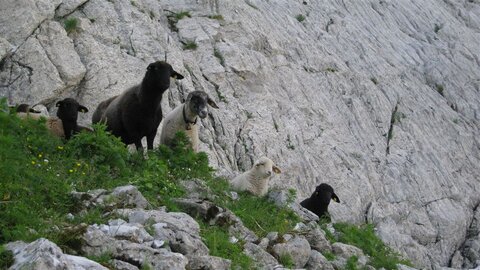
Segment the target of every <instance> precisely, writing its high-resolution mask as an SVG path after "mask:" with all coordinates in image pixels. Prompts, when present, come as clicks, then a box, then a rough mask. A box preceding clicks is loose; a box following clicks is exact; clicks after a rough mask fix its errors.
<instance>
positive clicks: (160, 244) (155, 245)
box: [152, 240, 165, 248]
mask: <svg viewBox="0 0 480 270" xmlns="http://www.w3.org/2000/svg"><path fill="white" fill-rule="evenodd" d="M164 244H165V241H162V240H153V242H152V248H161V247H163V245H164Z"/></svg>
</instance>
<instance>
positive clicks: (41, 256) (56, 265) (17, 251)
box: [6, 238, 108, 270]
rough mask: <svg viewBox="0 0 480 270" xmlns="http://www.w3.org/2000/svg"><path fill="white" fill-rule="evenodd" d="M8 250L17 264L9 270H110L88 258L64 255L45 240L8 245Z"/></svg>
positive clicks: (55, 246)
mask: <svg viewBox="0 0 480 270" xmlns="http://www.w3.org/2000/svg"><path fill="white" fill-rule="evenodd" d="M6 248H7V249H8V250H11V251H12V252H13V255H14V257H15V264H14V265H12V266H11V267H10V268H9V269H25V270H35V269H52V270H57V269H58V270H62V269H89V270H107V269H108V268H106V267H104V266H102V265H101V264H99V263H96V262H94V261H91V260H88V259H86V258H83V257H77V256H72V255H67V254H63V253H62V250H61V249H60V248H59V247H58V246H57V245H55V244H54V243H52V242H50V241H49V240H47V239H44V238H40V239H38V240H36V241H34V242H32V243H30V244H26V243H24V242H20V241H17V242H12V243H9V244H7V246H6Z"/></svg>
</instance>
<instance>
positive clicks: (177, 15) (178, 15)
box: [175, 11, 192, 21]
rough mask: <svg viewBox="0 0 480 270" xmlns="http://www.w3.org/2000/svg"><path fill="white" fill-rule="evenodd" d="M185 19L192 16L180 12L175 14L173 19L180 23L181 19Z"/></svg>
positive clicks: (186, 12)
mask: <svg viewBox="0 0 480 270" xmlns="http://www.w3.org/2000/svg"><path fill="white" fill-rule="evenodd" d="M185 17H188V18H191V17H192V15H190V12H189V11H180V12H178V13H175V19H177V21H180V20H181V19H183V18H185Z"/></svg>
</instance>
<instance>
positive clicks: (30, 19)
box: [0, 0, 62, 46]
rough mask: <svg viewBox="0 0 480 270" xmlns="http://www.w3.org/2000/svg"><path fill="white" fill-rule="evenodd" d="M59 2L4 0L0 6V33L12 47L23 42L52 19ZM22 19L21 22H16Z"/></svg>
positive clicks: (55, 0) (58, 0)
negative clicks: (43, 23)
mask: <svg viewBox="0 0 480 270" xmlns="http://www.w3.org/2000/svg"><path fill="white" fill-rule="evenodd" d="M61 2H62V1H61V0H54V1H49V0H39V1H29V0H20V1H16V0H5V1H2V3H1V4H0V31H1V32H0V33H1V36H2V37H4V38H5V39H7V40H8V41H9V42H10V43H12V44H13V45H14V46H20V45H22V43H23V42H25V40H26V39H27V38H28V37H29V36H30V35H31V34H32V33H33V32H34V31H35V29H37V28H38V26H40V25H41V23H42V22H44V21H45V20H47V19H52V18H53V16H54V14H55V8H56V7H57V6H58V5H59V4H60V3H61ZM19 18H22V21H21V22H20V21H18V19H19Z"/></svg>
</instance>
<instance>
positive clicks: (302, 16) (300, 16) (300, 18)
mask: <svg viewBox="0 0 480 270" xmlns="http://www.w3.org/2000/svg"><path fill="white" fill-rule="evenodd" d="M295 19H297V21H299V22H303V21H305V19H306V17H305V15H303V14H298V15H297V16H295Z"/></svg>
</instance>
